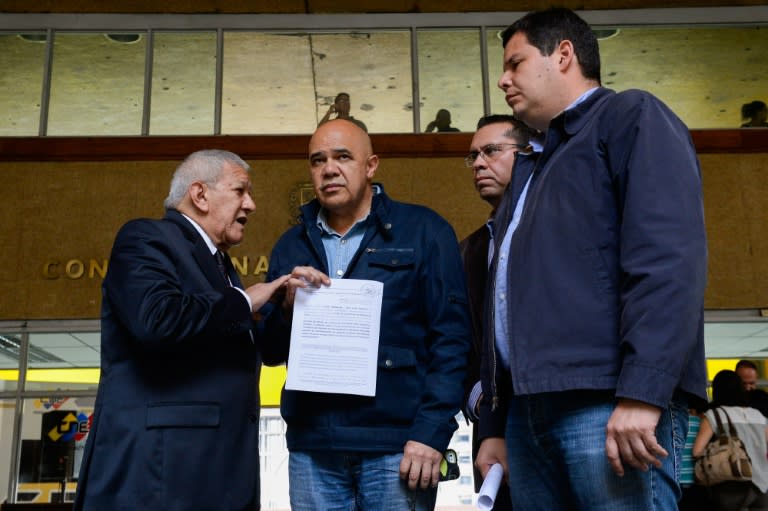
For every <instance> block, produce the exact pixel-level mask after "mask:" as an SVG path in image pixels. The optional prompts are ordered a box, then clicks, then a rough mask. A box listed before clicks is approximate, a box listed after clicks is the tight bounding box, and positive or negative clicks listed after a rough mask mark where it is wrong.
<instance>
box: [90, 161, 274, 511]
mask: <svg viewBox="0 0 768 511" xmlns="http://www.w3.org/2000/svg"><path fill="white" fill-rule="evenodd" d="M248 170H249V166H248V164H247V163H246V162H244V161H243V160H242V159H241V158H240V157H238V156H237V155H235V154H233V153H229V152H226V151H218V150H207V151H199V152H196V153H193V154H191V155H190V156H189V157H187V159H186V160H184V162H183V163H182V164H181V165H179V167H178V168H177V170H176V172H175V174H174V175H173V179H172V181H171V189H170V193H169V195H168V198H167V199H166V200H165V207H166V208H167V211H166V214H165V217H164V218H163V219H162V220H149V219H139V220H133V221H131V222H128V223H127V224H126V225H124V226H123V228H122V229H120V232H119V233H118V234H117V238H116V240H115V243H114V247H113V249H112V255H111V256H110V261H109V271H108V273H107V276H106V278H105V279H104V285H103V301H102V311H101V313H102V318H101V380H100V382H99V390H98V394H97V396H96V406H95V409H94V413H93V422H92V425H91V431H90V434H89V435H88V441H87V444H86V447H85V453H84V455H83V464H82V466H81V470H80V477H79V480H78V492H77V498H76V502H75V510H78V511H79V510H83V511H107V510H109V511H121V510H125V511H128V510H132V511H135V510H142V511H189V510H190V509H196V510H200V511H203V510H207V511H214V510H215V511H246V510H248V511H252V510H257V509H259V396H258V381H259V369H260V367H261V358H260V339H259V336H258V335H257V332H256V331H254V326H255V325H254V320H253V314H254V312H255V311H256V310H258V309H259V308H260V307H261V306H262V305H263V304H264V303H265V302H266V301H267V300H268V299H269V298H270V296H271V295H272V294H273V293H274V292H275V291H276V290H277V289H278V288H280V287H281V286H283V285H284V284H285V282H286V279H287V278H288V277H287V276H285V277H280V278H276V279H274V280H273V282H271V283H269V284H256V285H254V286H251V287H249V288H248V289H245V290H243V289H241V285H240V279H239V278H238V276H237V273H236V272H235V271H234V268H233V267H232V264H231V262H230V261H229V257H228V256H227V255H226V254H223V253H222V252H225V251H226V250H227V249H228V248H229V247H231V246H233V245H236V244H238V243H240V241H241V240H242V239H243V234H244V229H245V224H246V221H247V218H248V215H249V214H250V213H252V212H253V210H254V209H255V207H256V205H255V204H254V202H253V199H252V198H251V192H250V190H251V181H250V178H249V177H248ZM217 253H218V255H219V256H222V257H221V258H218V261H217V257H215V255H214V254H217ZM217 262H220V264H221V265H222V267H221V269H219V264H217Z"/></svg>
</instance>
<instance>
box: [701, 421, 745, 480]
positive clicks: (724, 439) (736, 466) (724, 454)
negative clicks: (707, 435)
mask: <svg viewBox="0 0 768 511" xmlns="http://www.w3.org/2000/svg"><path fill="white" fill-rule="evenodd" d="M718 410H719V408H715V409H714V410H713V411H714V415H715V421H716V422H717V430H716V431H715V434H716V438H715V439H713V440H712V441H711V442H709V443H708V444H707V447H706V449H705V450H704V454H703V455H702V456H701V457H699V458H698V459H697V460H696V465H695V466H694V479H695V481H696V484H700V485H702V486H713V485H716V484H720V483H724V482H726V481H751V480H752V461H751V460H750V459H749V455H748V454H747V449H746V448H745V447H744V442H742V441H741V439H740V438H739V437H738V435H736V429H735V428H734V427H733V423H732V422H731V418H730V417H729V416H728V412H726V411H725V410H724V409H723V413H724V414H725V418H726V419H727V420H728V431H726V430H725V428H724V427H723V423H722V421H721V420H720V414H719V413H718Z"/></svg>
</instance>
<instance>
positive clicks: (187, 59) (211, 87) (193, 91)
mask: <svg viewBox="0 0 768 511" xmlns="http://www.w3.org/2000/svg"><path fill="white" fill-rule="evenodd" d="M215 99H216V33H215V32H203V33H200V32H176V33H170V32H155V33H154V53H153V68H152V102H151V105H152V112H151V115H150V128H149V131H150V134H151V135H210V134H212V133H213V128H214V119H213V116H214V106H215Z"/></svg>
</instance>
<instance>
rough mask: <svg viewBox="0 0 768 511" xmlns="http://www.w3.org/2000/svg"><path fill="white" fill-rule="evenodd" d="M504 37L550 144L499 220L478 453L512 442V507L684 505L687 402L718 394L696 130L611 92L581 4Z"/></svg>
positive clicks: (516, 85)
mask: <svg viewBox="0 0 768 511" xmlns="http://www.w3.org/2000/svg"><path fill="white" fill-rule="evenodd" d="M503 43H504V72H503V74H502V76H501V78H500V79H499V87H501V89H502V90H504V93H505V96H506V100H507V103H508V104H509V106H511V107H512V109H513V110H514V113H515V115H516V116H517V117H518V118H520V119H521V120H522V121H524V122H525V123H526V124H528V125H529V126H531V127H533V128H535V129H538V130H541V131H542V132H544V133H545V137H546V138H545V143H544V148H543V153H542V154H541V156H540V157H539V158H538V159H537V161H536V164H535V166H534V167H533V168H532V169H531V168H530V167H526V168H525V170H526V171H527V174H528V175H527V176H526V175H525V174H524V173H523V172H518V164H520V163H521V159H518V161H517V162H516V166H515V169H514V170H513V172H514V173H515V177H516V178H518V177H525V179H524V180H522V181H520V182H519V186H512V187H510V189H509V194H508V197H506V198H505V201H504V203H503V204H502V206H501V207H500V208H499V211H498V212H497V215H496V224H497V225H498V228H499V230H498V231H497V232H496V233H495V234H496V236H495V239H496V240H497V242H498V245H497V246H496V248H497V249H498V250H497V251H496V253H497V257H496V259H495V260H494V262H493V264H492V272H491V274H492V277H491V279H490V280H491V286H490V289H489V300H490V303H491V304H492V306H491V307H489V308H488V314H487V318H486V322H485V325H484V326H485V336H486V343H485V350H484V351H485V362H484V364H483V368H484V370H483V373H484V374H483V376H484V378H485V381H484V386H483V391H484V402H483V406H482V407H481V418H480V427H481V430H483V429H484V428H487V429H484V431H481V435H482V436H483V438H484V440H483V443H482V444H481V447H480V453H479V454H478V462H479V463H481V470H482V471H484V472H485V471H487V470H488V467H489V466H490V464H492V463H494V462H497V461H498V462H503V461H504V459H505V453H504V448H505V447H506V451H507V452H506V459H507V460H508V463H509V484H510V490H511V494H512V501H513V502H512V503H513V507H514V509H515V511H520V510H523V511H527V510H566V509H567V510H577V509H578V510H590V511H594V510H612V509H621V510H626V511H634V510H638V511H639V510H644V511H647V510H660V509H663V510H668V509H676V500H677V499H678V498H679V496H680V488H679V485H678V484H677V481H676V480H677V471H678V470H679V460H680V454H681V450H682V447H683V442H684V440H685V432H686V428H687V417H688V416H687V410H686V404H687V401H688V400H689V399H704V398H705V388H706V372H705V365H704V342H703V301H704V300H703V296H704V287H705V279H706V254H707V249H706V239H705V230H704V214H703V201H702V190H701V175H700V169H699V165H698V161H697V158H696V153H695V151H694V148H693V144H692V143H691V139H690V135H689V133H688V130H687V128H686V127H685V125H684V124H683V123H682V122H681V121H680V120H679V119H678V118H677V117H676V116H675V115H674V114H673V113H672V112H671V111H670V110H669V109H668V108H667V107H666V106H665V105H664V104H663V103H661V102H660V101H659V100H658V99H657V98H655V97H653V96H652V95H650V94H648V93H646V92H642V91H637V90H630V91H625V92H621V93H618V94H617V93H615V92H613V91H611V90H608V89H604V88H602V87H600V55H599V49H598V44H597V40H596V39H595V36H594V34H593V32H592V30H591V29H590V27H589V25H587V23H585V22H584V21H583V20H582V19H581V18H579V17H578V16H577V15H576V14H575V13H573V12H572V11H569V10H567V9H550V10H547V11H541V12H535V13H530V14H528V15H526V16H525V17H523V18H521V19H520V20H518V21H516V22H515V23H514V24H513V25H512V26H510V27H509V28H508V29H507V30H506V31H505V32H504V34H503ZM521 170H523V169H521ZM513 184H514V183H513ZM507 263H508V264H507ZM500 376H506V380H507V381H509V382H510V384H509V385H507V386H506V387H507V388H504V387H505V386H504V385H501V384H500V383H501V382H503V381H504V378H499V377H500ZM486 419H487V420H486ZM505 433H506V439H507V442H506V446H505V445H504V441H503V437H504V436H505Z"/></svg>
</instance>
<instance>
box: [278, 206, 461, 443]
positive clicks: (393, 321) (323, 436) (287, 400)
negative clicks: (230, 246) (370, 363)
mask: <svg viewBox="0 0 768 511" xmlns="http://www.w3.org/2000/svg"><path fill="white" fill-rule="evenodd" d="M319 208H320V206H319V203H318V202H317V201H316V200H315V201H312V202H311V203H309V204H308V205H306V206H304V207H302V215H301V220H302V223H301V224H300V225H297V226H296V227H293V228H292V229H290V230H289V231H287V232H286V233H285V234H284V235H283V236H282V237H281V238H280V239H279V240H278V242H277V244H276V245H275V247H274V249H273V250H272V255H271V257H270V268H269V273H268V279H269V280H272V279H274V278H276V277H277V276H279V275H281V274H285V273H289V272H290V271H291V270H292V269H293V267H295V266H298V265H302V266H304V265H307V266H313V267H315V268H317V269H320V270H322V271H324V272H327V262H326V256H325V253H324V248H323V243H322V240H321V237H320V230H319V229H318V227H317V225H316V219H317V214H318V212H319ZM344 278H351V279H369V280H377V281H380V282H383V283H384V297H383V303H382V312H381V316H382V317H381V331H380V339H379V358H378V372H377V382H376V396H375V397H363V396H353V395H343V394H324V393H314V392H300V391H290V390H285V389H283V393H282V402H281V412H282V415H283V418H284V419H285V421H286V423H287V424H288V431H287V435H286V436H287V443H288V449H290V450H348V451H357V452H382V453H385V452H400V451H402V449H403V446H404V445H405V443H406V442H407V441H408V440H415V441H417V442H421V443H424V444H427V445H429V446H431V447H432V448H434V449H437V450H439V451H442V450H444V449H445V448H446V447H447V445H448V442H449V441H450V438H451V435H452V434H453V432H454V431H455V429H456V427H457V424H456V421H455V419H454V415H455V414H456V413H457V412H458V411H459V409H460V407H461V403H462V395H463V380H464V377H465V372H466V366H467V357H468V352H469V348H470V344H471V340H470V339H471V334H470V322H469V312H468V309H467V299H466V287H465V286H466V285H465V279H464V271H463V268H462V263H461V258H460V255H459V247H458V242H457V240H456V235H455V233H454V232H453V229H452V228H451V226H450V225H449V224H448V223H447V222H446V221H445V220H444V219H442V218H441V217H440V216H439V215H437V214H436V213H435V212H433V211H431V210H429V209H427V208H425V207H422V206H417V205H412V204H404V203H401V202H395V201H392V200H390V199H389V197H387V195H386V194H385V193H384V192H383V191H382V192H381V193H379V194H377V195H375V196H374V197H373V203H372V206H371V215H370V218H369V222H368V226H367V229H366V233H365V236H364V237H363V240H362V242H361V244H360V248H359V249H358V251H357V253H356V254H355V256H354V257H353V259H352V261H351V262H350V265H349V266H348V267H347V271H346V273H345V274H344ZM272 316H275V315H272ZM269 323H270V326H269V331H268V335H271V336H272V339H270V340H269V341H267V343H265V344H269V343H273V344H274V345H275V346H277V347H279V348H280V349H282V354H281V357H278V358H282V360H286V359H287V354H288V344H289V334H290V332H289V327H288V326H287V325H283V326H282V327H281V326H280V325H279V324H278V323H279V322H278V321H277V320H275V319H274V318H272V319H271V320H270V322H269Z"/></svg>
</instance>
